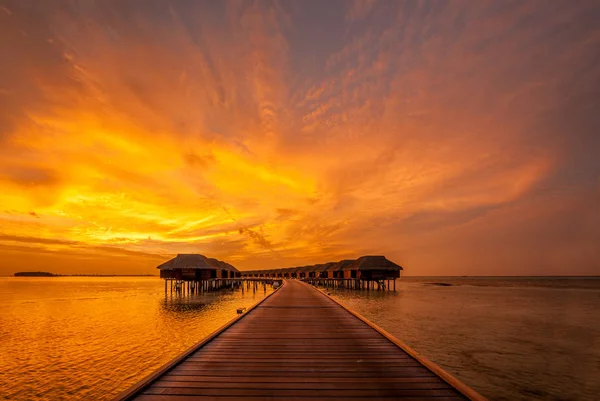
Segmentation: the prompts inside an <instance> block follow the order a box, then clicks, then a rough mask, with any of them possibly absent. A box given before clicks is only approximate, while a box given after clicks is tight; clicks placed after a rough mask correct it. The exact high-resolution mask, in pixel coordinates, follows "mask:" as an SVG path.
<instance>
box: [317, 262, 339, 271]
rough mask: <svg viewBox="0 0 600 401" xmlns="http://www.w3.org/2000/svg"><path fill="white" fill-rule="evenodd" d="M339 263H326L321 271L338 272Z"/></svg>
mask: <svg viewBox="0 0 600 401" xmlns="http://www.w3.org/2000/svg"><path fill="white" fill-rule="evenodd" d="M338 263H339V262H328V263H325V265H324V266H323V270H320V271H333V270H337V269H336V266H337V264H338Z"/></svg>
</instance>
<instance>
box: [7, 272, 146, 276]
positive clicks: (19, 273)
mask: <svg viewBox="0 0 600 401" xmlns="http://www.w3.org/2000/svg"><path fill="white" fill-rule="evenodd" d="M9 277H10V276H9ZM13 277H158V275H155V274H55V273H50V272H16V273H14V274H13Z"/></svg>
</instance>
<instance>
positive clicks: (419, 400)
mask: <svg viewBox="0 0 600 401" xmlns="http://www.w3.org/2000/svg"><path fill="white" fill-rule="evenodd" d="M249 399H250V400H271V401H272V400H273V399H274V397H271V396H258V397H248V396H241V397H240V396H237V397H226V396H197V397H191V396H189V395H152V394H140V395H139V396H138V397H137V398H136V400H137V401H192V400H202V401H245V400H249ZM275 399H281V400H285V401H322V400H324V399H325V400H352V401H390V400H398V399H399V400H402V401H423V400H426V398H423V397H405V398H398V397H395V396H390V397H328V398H324V397H320V396H318V397H286V398H283V397H277V398H275ZM464 399H465V398H464V397H461V396H454V397H435V398H429V400H431V401H461V400H463V401H464Z"/></svg>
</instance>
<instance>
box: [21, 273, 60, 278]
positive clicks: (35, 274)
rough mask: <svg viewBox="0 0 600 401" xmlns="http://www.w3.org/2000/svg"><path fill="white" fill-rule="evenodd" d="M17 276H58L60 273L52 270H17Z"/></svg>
mask: <svg viewBox="0 0 600 401" xmlns="http://www.w3.org/2000/svg"><path fill="white" fill-rule="evenodd" d="M14 276H15V277H56V276H58V274H54V273H50V272H17V273H15V274H14Z"/></svg>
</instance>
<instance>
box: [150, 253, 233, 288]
mask: <svg viewBox="0 0 600 401" xmlns="http://www.w3.org/2000/svg"><path fill="white" fill-rule="evenodd" d="M157 268H158V269H160V277H161V278H166V279H175V280H184V281H200V280H208V279H211V278H235V277H241V273H240V272H239V271H238V270H237V269H236V268H235V267H233V266H232V265H230V264H229V263H225V262H222V261H220V260H217V259H213V258H207V257H206V256H204V255H200V254H179V255H177V256H176V257H174V258H173V259H171V260H169V261H167V262H165V263H163V264H162V265H160V266H158V267H157Z"/></svg>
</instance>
